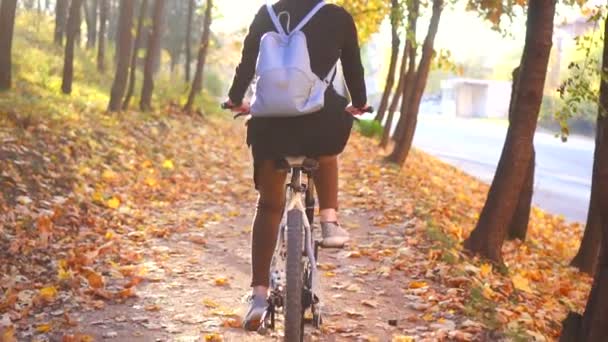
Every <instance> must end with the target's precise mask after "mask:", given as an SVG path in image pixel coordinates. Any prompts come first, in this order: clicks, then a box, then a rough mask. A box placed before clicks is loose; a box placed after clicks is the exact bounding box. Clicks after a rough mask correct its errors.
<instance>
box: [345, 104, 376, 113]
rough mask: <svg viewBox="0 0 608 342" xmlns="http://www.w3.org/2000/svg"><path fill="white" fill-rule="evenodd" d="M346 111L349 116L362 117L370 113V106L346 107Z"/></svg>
mask: <svg viewBox="0 0 608 342" xmlns="http://www.w3.org/2000/svg"><path fill="white" fill-rule="evenodd" d="M346 111H347V112H349V113H350V114H351V115H363V114H365V113H370V112H371V107H370V105H365V106H364V107H363V108H357V107H354V106H348V107H346Z"/></svg>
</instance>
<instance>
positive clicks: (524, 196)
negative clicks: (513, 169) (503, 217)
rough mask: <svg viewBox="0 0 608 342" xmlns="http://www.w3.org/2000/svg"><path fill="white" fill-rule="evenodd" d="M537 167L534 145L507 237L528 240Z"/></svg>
mask: <svg viewBox="0 0 608 342" xmlns="http://www.w3.org/2000/svg"><path fill="white" fill-rule="evenodd" d="M535 169H536V151H535V149H534V147H532V159H530V164H529V165H528V169H527V171H526V176H525V177H526V180H525V182H524V187H523V188H522V190H521V192H520V193H519V199H518V200H517V207H516V208H515V213H514V214H513V217H512V219H511V223H510V224H509V228H508V233H507V238H508V239H509V240H515V239H519V240H521V241H525V240H526V235H527V234H528V225H529V223H530V212H531V211H532V195H534V171H535Z"/></svg>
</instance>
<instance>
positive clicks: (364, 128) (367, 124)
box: [355, 120, 384, 138]
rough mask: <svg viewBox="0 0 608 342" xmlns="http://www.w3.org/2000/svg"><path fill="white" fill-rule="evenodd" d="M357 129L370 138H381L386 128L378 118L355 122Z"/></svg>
mask: <svg viewBox="0 0 608 342" xmlns="http://www.w3.org/2000/svg"><path fill="white" fill-rule="evenodd" d="M355 129H356V130H357V131H359V132H360V133H361V134H362V135H364V136H366V137H370V138H381V137H382V132H383V131H384V128H383V127H382V124H381V123H379V122H378V121H376V120H359V121H356V123H355Z"/></svg>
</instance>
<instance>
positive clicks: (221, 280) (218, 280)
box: [213, 276, 228, 286]
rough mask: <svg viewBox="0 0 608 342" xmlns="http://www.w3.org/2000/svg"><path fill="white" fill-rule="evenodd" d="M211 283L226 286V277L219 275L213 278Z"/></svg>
mask: <svg viewBox="0 0 608 342" xmlns="http://www.w3.org/2000/svg"><path fill="white" fill-rule="evenodd" d="M213 283H214V284H215V286H227V285H228V278H226V277H223V276H220V277H217V278H215V280H214V281H213Z"/></svg>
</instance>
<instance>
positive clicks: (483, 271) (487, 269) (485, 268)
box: [479, 264, 492, 278]
mask: <svg viewBox="0 0 608 342" xmlns="http://www.w3.org/2000/svg"><path fill="white" fill-rule="evenodd" d="M490 273H492V265H491V264H483V265H481V267H479V274H480V275H481V276H482V277H484V278H485V277H487V276H488V275H489V274H490Z"/></svg>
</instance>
